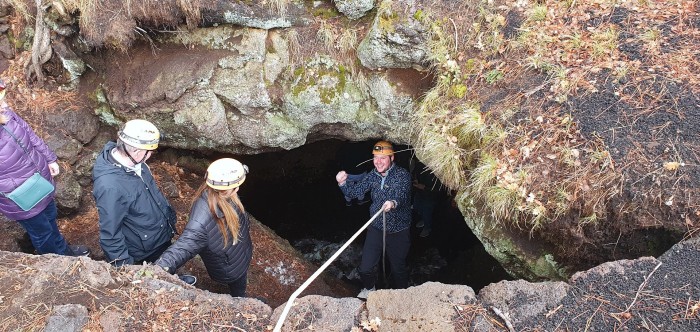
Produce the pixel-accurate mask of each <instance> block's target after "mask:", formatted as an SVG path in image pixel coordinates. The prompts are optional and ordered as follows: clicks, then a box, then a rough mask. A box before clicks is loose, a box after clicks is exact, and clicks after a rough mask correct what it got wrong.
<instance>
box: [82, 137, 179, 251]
mask: <svg viewBox="0 0 700 332" xmlns="http://www.w3.org/2000/svg"><path fill="white" fill-rule="evenodd" d="M115 146H116V144H115V143H114V142H109V143H107V144H106V145H105V147H104V149H103V150H102V153H101V154H100V155H98V156H97V160H95V166H94V167H93V169H92V178H93V181H94V184H93V190H92V194H93V196H94V197H95V204H96V205H97V212H98V213H99V217H100V245H101V246H102V250H104V252H105V256H106V257H107V260H108V261H110V262H113V263H114V264H115V265H122V264H133V263H134V262H137V261H142V260H143V259H145V258H147V257H148V256H150V255H152V254H153V253H154V250H155V249H157V248H159V247H161V246H163V245H164V244H165V243H169V242H170V240H171V239H172V238H173V234H174V233H175V222H176V221H177V220H176V218H175V211H174V210H173V208H172V207H171V206H170V203H168V200H167V199H166V198H165V196H163V193H161V192H160V190H159V189H158V186H157V185H156V182H155V180H154V179H153V175H152V174H151V170H150V169H149V168H148V166H146V165H145V164H144V166H143V169H142V171H141V177H139V176H138V175H136V174H135V173H134V172H133V171H129V170H127V169H126V168H124V167H123V166H122V165H121V164H119V163H118V162H116V161H115V160H114V159H113V158H112V156H111V154H110V151H112V149H113V148H114V147H115Z"/></svg>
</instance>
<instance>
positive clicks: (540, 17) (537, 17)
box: [530, 5, 547, 22]
mask: <svg viewBox="0 0 700 332" xmlns="http://www.w3.org/2000/svg"><path fill="white" fill-rule="evenodd" d="M545 19H547V6H545V5H537V6H535V7H534V8H532V12H531V13H530V21H533V22H539V21H544V20H545Z"/></svg>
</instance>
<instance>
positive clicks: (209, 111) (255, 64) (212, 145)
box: [90, 26, 415, 153]
mask: <svg viewBox="0 0 700 332" xmlns="http://www.w3.org/2000/svg"><path fill="white" fill-rule="evenodd" d="M290 33H291V32H287V33H278V32H268V31H267V30H260V29H252V28H244V29H243V28H234V27H231V26H222V27H214V28H208V29H199V30H195V31H193V32H191V33H188V34H183V35H177V36H175V37H172V38H168V39H164V40H163V43H164V45H163V46H162V47H163V49H162V50H163V52H162V54H159V56H158V57H157V58H155V57H151V56H148V57H147V58H145V59H143V61H129V62H128V63H124V64H123V66H126V67H127V68H128V69H127V70H126V71H124V70H123V69H118V68H120V67H121V66H122V65H116V66H109V67H108V68H105V70H106V72H107V75H106V77H107V81H106V82H105V83H104V88H105V91H104V96H105V97H106V99H105V100H104V101H105V103H104V104H103V105H104V107H103V108H102V109H101V111H100V113H99V114H100V116H101V117H102V119H103V121H106V122H109V123H111V124H113V125H115V126H118V125H119V124H120V123H121V122H123V121H125V120H127V119H131V118H133V117H136V116H140V114H148V117H149V118H150V119H151V120H153V121H154V122H155V123H156V125H157V126H158V127H159V128H161V130H162V131H163V132H164V133H166V140H165V141H164V142H163V144H164V145H168V146H172V147H177V148H183V149H192V150H202V149H209V150H217V151H225V152H231V153H256V152H262V151H268V150H275V149H292V148H295V147H299V146H301V145H303V144H305V143H307V142H310V141H314V140H319V139H323V138H331V137H344V138H346V139H351V140H365V139H368V138H370V137H388V138H390V139H394V140H397V141H406V140H407V135H406V134H407V133H406V129H405V128H406V124H407V122H408V121H407V118H408V116H409V115H410V112H411V109H412V108H413V105H414V101H413V100H414V98H415V95H410V94H407V93H405V92H402V91H398V90H397V89H396V88H395V86H394V85H393V84H392V83H391V82H389V81H387V79H386V78H385V77H383V76H380V75H372V76H370V78H369V79H368V81H369V82H368V83H369V84H366V85H363V84H361V83H360V82H358V81H357V78H356V77H355V76H354V75H353V74H352V73H351V72H350V69H349V67H346V66H345V65H344V64H342V63H340V62H338V61H337V60H335V59H333V58H330V57H327V56H315V57H313V58H312V59H310V60H309V61H307V62H306V63H304V64H302V65H300V66H298V67H296V69H290V68H289V66H290V65H291V64H290V62H289V58H290V54H289V41H288V38H289V34H290ZM266 41H269V42H266ZM193 47H194V48H195V49H196V50H195V51H188V49H189V48H193ZM166 49H167V51H166ZM183 52H187V53H190V56H187V57H183ZM137 53H139V51H137ZM149 53H150V51H147V50H143V51H141V53H139V54H141V55H144V56H145V55H146V54H149ZM189 59H192V60H193V61H191V60H189ZM110 61H112V60H110ZM113 61H116V62H117V63H119V62H120V61H124V60H119V59H114V60H113ZM94 66H95V67H100V66H99V65H97V64H95V65H94ZM122 68H123V67H122ZM124 73H128V76H129V78H128V80H130V81H133V82H134V83H133V84H124V80H125V79H127V78H126V77H124V75H125V74H124ZM90 84H94V83H90ZM279 88H281V90H279ZM137 110H138V111H137ZM136 111H137V112H136Z"/></svg>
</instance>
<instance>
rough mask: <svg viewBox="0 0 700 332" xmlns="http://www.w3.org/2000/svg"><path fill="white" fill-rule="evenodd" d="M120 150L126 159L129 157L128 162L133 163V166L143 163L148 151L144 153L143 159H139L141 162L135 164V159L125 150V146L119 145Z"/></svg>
mask: <svg viewBox="0 0 700 332" xmlns="http://www.w3.org/2000/svg"><path fill="white" fill-rule="evenodd" d="M121 150H122V152H124V154H125V155H126V156H127V157H129V160H131V162H132V163H134V165H136V164H140V163H142V162H144V161H145V160H146V157H147V156H148V151H146V154H144V155H143V157H142V158H141V161H138V162H137V161H136V159H134V157H133V156H131V153H129V151H127V150H126V146H125V144H122V145H121Z"/></svg>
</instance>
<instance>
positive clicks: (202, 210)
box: [156, 193, 253, 283]
mask: <svg viewBox="0 0 700 332" xmlns="http://www.w3.org/2000/svg"><path fill="white" fill-rule="evenodd" d="M206 197H207V194H206V193H204V194H202V196H201V197H200V198H199V199H198V200H197V201H196V202H195V203H194V205H193V206H192V211H190V220H189V221H188V222H187V226H186V227H185V230H184V231H183V232H182V235H180V237H179V238H178V239H177V241H175V243H174V244H173V245H172V246H170V248H168V250H166V251H165V252H164V253H163V255H161V256H160V259H158V261H156V264H157V265H159V266H162V267H163V268H165V269H166V270H167V271H168V272H170V273H173V272H174V271H175V270H177V269H178V268H179V267H180V266H182V265H183V264H185V262H187V261H188V260H190V259H191V258H192V257H194V256H195V255H197V254H199V256H200V257H202V261H203V262H204V266H206V268H207V272H209V276H210V277H211V278H212V279H214V280H216V281H218V282H222V283H231V282H233V281H235V280H236V279H238V278H240V277H242V276H244V275H245V274H246V273H248V267H249V266H250V260H251V259H252V257H253V243H252V241H251V238H250V220H249V219H248V214H246V213H241V212H240V211H239V210H238V208H237V207H236V206H235V205H234V206H233V208H234V209H235V210H236V212H237V213H238V217H239V221H240V224H241V225H240V228H239V230H238V242H237V243H236V244H232V242H233V238H232V237H231V236H230V235H229V241H228V245H227V246H226V247H224V237H223V234H222V233H221V231H220V230H219V227H218V226H217V224H216V220H215V219H214V217H213V216H212V214H211V211H210V210H209V205H208V204H207V198H206ZM217 214H219V215H220V216H223V214H222V213H221V212H220V211H217Z"/></svg>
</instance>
